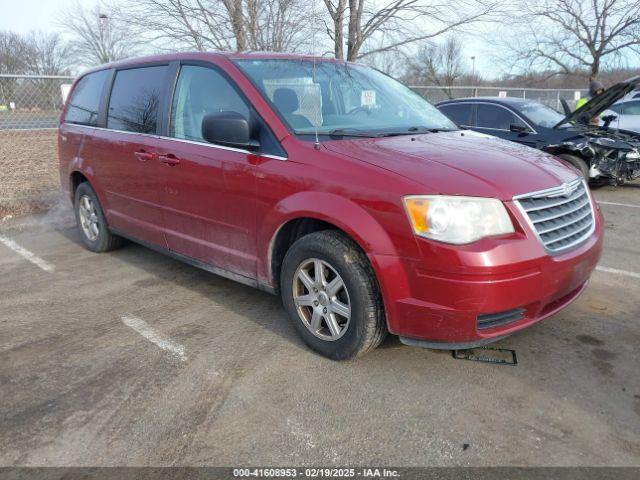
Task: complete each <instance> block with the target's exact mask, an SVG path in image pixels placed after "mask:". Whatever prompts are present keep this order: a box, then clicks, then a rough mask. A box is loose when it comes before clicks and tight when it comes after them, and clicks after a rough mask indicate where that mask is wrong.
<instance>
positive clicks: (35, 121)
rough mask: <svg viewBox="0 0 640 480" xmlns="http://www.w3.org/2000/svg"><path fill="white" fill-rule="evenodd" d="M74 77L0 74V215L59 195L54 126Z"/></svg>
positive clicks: (49, 202) (41, 205) (31, 208)
mask: <svg viewBox="0 0 640 480" xmlns="http://www.w3.org/2000/svg"><path fill="white" fill-rule="evenodd" d="M72 82H73V77H59V76H30V75H0V219H1V218H5V217H7V216H10V215H19V214H23V213H28V212H34V211H38V210H44V209H47V208H49V207H50V206H51V205H52V204H53V203H55V202H56V201H57V199H58V198H59V191H60V187H59V183H60V181H59V177H58V156H57V146H56V128H57V124H58V119H59V118H60V113H61V111H62V106H63V105H64V100H65V97H66V93H68V91H69V88H70V86H71V83H72Z"/></svg>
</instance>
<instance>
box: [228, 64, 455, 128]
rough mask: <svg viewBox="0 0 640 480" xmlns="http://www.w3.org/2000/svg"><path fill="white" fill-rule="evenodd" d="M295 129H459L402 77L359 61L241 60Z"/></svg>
mask: <svg viewBox="0 0 640 480" xmlns="http://www.w3.org/2000/svg"><path fill="white" fill-rule="evenodd" d="M236 64H237V65H238V66H239V67H240V68H241V69H242V70H243V71H244V73H245V74H246V75H247V76H248V77H249V78H250V79H251V80H252V81H253V83H254V84H255V85H256V86H257V87H258V88H259V89H260V90H261V92H262V94H263V95H264V96H265V97H266V98H268V99H269V100H270V101H271V104H272V105H273V107H274V108H275V109H276V110H277V112H278V113H279V115H280V117H281V118H283V119H284V120H285V121H286V123H287V124H288V125H289V127H291V129H292V130H293V131H294V132H295V133H297V134H313V133H315V132H316V130H317V131H318V133H320V134H340V135H367V136H369V135H371V136H375V135H378V134H385V133H386V134H396V133H397V134H402V133H417V132H418V133H419V132H421V131H433V130H457V127H456V126H455V125H454V124H453V123H452V122H451V121H450V120H449V119H448V118H447V117H445V116H444V115H443V114H442V113H440V112H439V111H438V110H437V109H436V108H435V107H434V106H432V105H431V104H430V103H429V102H427V101H426V100H424V99H423V98H422V97H420V96H419V95H418V94H417V93H415V92H413V91H412V90H410V89H409V88H407V87H405V86H404V85H402V84H401V83H400V82H397V81H396V80H393V79H392V78H390V77H388V76H386V75H384V74H382V73H380V72H378V71H377V70H373V69H371V68H368V67H363V66H359V65H352V64H345V63H336V62H327V61H318V62H316V64H315V72H314V65H313V61H311V60H237V61H236Z"/></svg>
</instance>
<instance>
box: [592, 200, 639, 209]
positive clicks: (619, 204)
mask: <svg viewBox="0 0 640 480" xmlns="http://www.w3.org/2000/svg"><path fill="white" fill-rule="evenodd" d="M598 203H599V204H600V205H615V206H616V207H629V208H640V205H632V204H631V203H616V202H601V201H599V200H598Z"/></svg>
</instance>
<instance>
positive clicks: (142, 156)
mask: <svg viewBox="0 0 640 480" xmlns="http://www.w3.org/2000/svg"><path fill="white" fill-rule="evenodd" d="M133 154H134V155H135V157H136V158H137V159H138V160H140V161H141V162H146V161H147V160H153V157H154V154H153V153H149V152H147V151H145V150H138V151H137V152H133Z"/></svg>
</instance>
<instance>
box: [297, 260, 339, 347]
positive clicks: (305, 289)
mask: <svg viewBox="0 0 640 480" xmlns="http://www.w3.org/2000/svg"><path fill="white" fill-rule="evenodd" d="M293 300H294V303H295V306H296V310H297V312H298V316H299V317H300V320H302V322H303V323H304V325H305V326H306V327H307V329H309V331H310V332H311V333H313V334H314V335H315V336H316V337H318V338H321V339H322V340H328V341H334V340H338V339H339V338H341V337H342V336H343V335H344V334H345V332H346V331H347V328H348V327H349V321H350V320H351V301H350V299H349V292H348V291H347V287H346V285H345V283H344V281H343V280H342V277H341V276H340V275H339V274H338V272H337V271H336V270H335V269H334V268H333V267H332V266H331V265H330V264H329V263H327V262H325V261H324V260H320V259H317V258H310V259H307V260H305V261H303V262H302V263H301V264H300V265H299V266H298V268H297V270H296V272H295V274H294V276H293Z"/></svg>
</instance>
